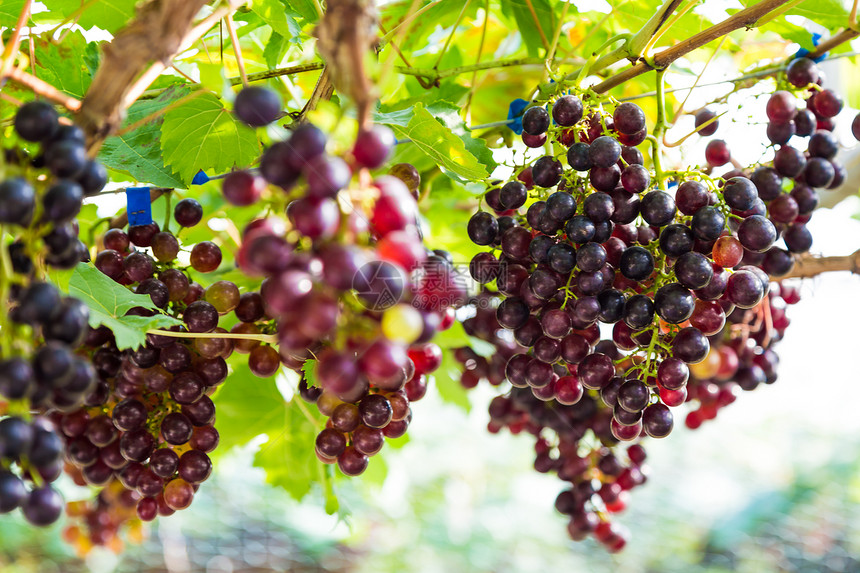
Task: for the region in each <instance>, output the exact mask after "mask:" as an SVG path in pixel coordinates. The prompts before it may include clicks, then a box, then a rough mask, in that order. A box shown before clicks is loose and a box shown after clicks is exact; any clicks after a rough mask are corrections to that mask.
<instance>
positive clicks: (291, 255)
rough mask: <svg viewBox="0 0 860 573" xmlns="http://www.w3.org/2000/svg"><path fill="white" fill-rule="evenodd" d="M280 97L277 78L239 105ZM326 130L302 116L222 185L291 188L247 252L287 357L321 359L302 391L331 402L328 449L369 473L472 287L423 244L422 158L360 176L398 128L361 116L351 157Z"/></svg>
mask: <svg viewBox="0 0 860 573" xmlns="http://www.w3.org/2000/svg"><path fill="white" fill-rule="evenodd" d="M249 89H250V90H252V91H248V90H249ZM249 102H258V103H259V105H252V104H251V103H249ZM277 104H278V102H277V99H276V97H274V96H273V95H272V94H271V93H269V92H267V90H265V89H263V88H246V89H245V90H243V91H242V92H241V93H240V94H239V96H238V97H237V100H236V105H235V113H236V115H237V116H238V117H239V118H240V119H242V120H243V121H245V122H246V123H248V124H249V125H251V126H253V127H258V126H260V125H265V124H266V123H268V122H269V121H272V120H274V119H275V118H276V117H277V115H278V113H279V111H278V110H277ZM262 109H266V110H268V112H266V113H263V114H261V113H259V112H260V110H262ZM327 144H328V142H327V138H326V136H325V135H324V134H323V132H322V131H321V130H319V129H318V128H317V127H315V126H313V125H311V124H309V123H304V124H301V125H299V126H297V127H296V128H295V129H293V131H292V132H291V134H290V136H289V138H288V139H286V140H284V141H279V142H276V143H274V144H273V145H272V146H270V147H269V148H268V149H266V150H265V152H264V153H263V156H262V158H261V160H260V167H259V172H258V173H256V172H252V171H247V170H245V171H236V172H233V173H231V174H229V175H228V176H227V177H226V178H225V179H224V184H223V193H224V196H225V198H226V199H227V200H228V201H229V202H230V203H232V204H235V205H250V204H254V203H257V202H258V201H260V200H271V201H273V202H274V201H279V200H282V199H281V198H282V197H286V199H287V201H288V204H287V208H286V220H284V219H283V218H279V217H270V218H268V219H260V220H256V221H253V222H252V223H251V224H250V225H248V227H247V228H246V229H245V231H244V233H243V241H242V246H241V248H240V249H239V252H238V254H237V256H236V260H237V263H238V265H239V267H240V268H241V269H242V270H243V271H244V272H246V273H247V274H249V275H251V276H262V277H265V278H264V280H263V283H262V287H261V294H262V298H263V302H264V304H265V307H266V308H267V309H268V312H269V313H270V314H271V315H272V316H274V317H276V318H277V320H278V325H279V326H278V339H279V343H280V353H281V358H282V360H283V362H284V364H285V365H286V366H287V367H290V368H293V369H295V370H296V371H299V372H302V375H303V376H304V375H305V373H306V372H305V371H307V370H308V369H312V371H313V376H312V378H303V381H302V388H301V390H302V396H303V397H305V398H306V399H307V400H309V401H312V402H316V404H317V406H318V408H319V410H320V412H322V413H323V414H325V415H326V416H329V420H328V422H327V425H326V428H325V429H324V430H322V431H321V432H320V433H319V435H318V436H317V439H316V454H317V456H318V458H319V459H320V460H321V461H323V462H325V463H337V465H338V467H339V468H340V470H341V471H342V472H343V473H344V474H346V475H358V474H361V473H362V472H363V471H364V470H365V468H366V467H367V464H368V457H369V456H372V455H374V454H376V453H377V452H379V451H380V449H381V448H382V446H383V443H384V438H385V437H392V438H393V437H398V436H401V435H403V434H404V433H405V432H406V428H407V426H408V424H409V421H410V420H411V410H410V408H409V402H410V401H414V400H417V399H419V398H420V397H421V396H423V395H424V392H425V391H426V383H427V382H426V376H425V375H426V374H427V373H429V372H431V371H432V370H433V369H435V368H436V367H438V362H439V359H440V356H441V354H440V353H439V349H438V347H436V346H435V345H432V344H429V341H430V339H431V338H432V337H433V335H434V334H435V332H436V331H437V330H439V329H440V328H444V327H447V326H448V325H450V320H451V319H452V318H453V316H452V315H449V314H448V313H447V310H446V309H447V308H448V307H450V306H452V305H453V304H456V303H458V302H460V301H462V299H464V297H465V284H464V281H463V280H462V279H460V278H459V277H458V276H457V275H456V272H455V269H454V267H453V265H452V261H451V258H450V255H449V254H448V253H446V252H444V251H428V250H427V249H426V248H425V246H424V245H423V241H422V235H421V232H420V229H419V226H418V219H417V215H418V206H417V203H416V199H417V190H418V186H419V184H420V179H419V177H418V173H417V171H416V170H415V168H414V167H412V166H410V165H407V164H400V165H396V166H394V167H393V168H392V171H391V173H392V174H389V175H381V176H377V177H375V178H373V179H372V180H371V178H370V176H366V177H365V176H361V174H362V173H364V175H367V171H369V170H375V169H379V168H380V167H382V166H383V165H384V164H385V162H386V160H387V159H388V157H389V156H390V155H391V153H392V151H393V146H394V134H393V133H392V131H391V130H390V129H388V128H386V127H384V126H374V127H371V128H369V129H363V130H361V131H360V132H359V134H358V136H357V138H356V141H355V144H354V146H353V148H352V150H351V152H350V153H348V154H346V155H345V157H339V156H336V155H331V154H329V153H327V152H326V147H327ZM354 175H356V176H357V177H356V179H358V181H357V182H353V177H354ZM267 194H269V195H267ZM272 196H274V199H272ZM446 321H447V324H443V322H446ZM312 357H313V358H315V361H312V362H315V363H312V364H306V361H307V360H309V359H310V358H312ZM309 379H313V380H315V381H316V382H317V383H318V386H313V387H309V386H308V380H309Z"/></svg>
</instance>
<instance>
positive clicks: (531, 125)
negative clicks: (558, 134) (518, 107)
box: [522, 106, 549, 135]
mask: <svg viewBox="0 0 860 573" xmlns="http://www.w3.org/2000/svg"><path fill="white" fill-rule="evenodd" d="M522 125H523V131H524V132H525V133H527V134H529V135H540V134H542V133H546V130H547V128H549V113H548V112H547V111H546V109H545V108H543V107H541V106H533V107H530V108H528V109H527V110H526V112H525V113H524V114H523V120H522Z"/></svg>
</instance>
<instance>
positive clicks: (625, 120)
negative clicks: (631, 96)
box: [612, 102, 645, 135]
mask: <svg viewBox="0 0 860 573" xmlns="http://www.w3.org/2000/svg"><path fill="white" fill-rule="evenodd" d="M612 120H613V122H614V123H615V129H616V131H618V132H619V133H624V134H627V135H631V134H634V133H637V132H639V131H642V130H643V129H645V112H644V111H642V108H641V107H639V106H638V105H636V104H635V103H633V102H624V103H622V104H620V105H619V106H618V107H616V108H615V111H614V112H613V113H612Z"/></svg>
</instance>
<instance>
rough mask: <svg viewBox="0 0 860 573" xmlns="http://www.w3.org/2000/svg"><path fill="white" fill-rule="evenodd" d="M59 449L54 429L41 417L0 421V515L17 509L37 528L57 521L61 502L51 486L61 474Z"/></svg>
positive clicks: (58, 441) (57, 493)
mask: <svg viewBox="0 0 860 573" xmlns="http://www.w3.org/2000/svg"><path fill="white" fill-rule="evenodd" d="M62 447H63V444H62V442H61V441H60V438H59V436H57V432H56V429H55V428H54V425H53V424H52V423H51V422H50V420H48V419H46V418H44V417H41V416H37V417H33V418H32V419H30V420H25V419H24V418H22V417H20V416H16V415H12V416H8V417H6V418H3V419H2V420H0V462H2V464H3V469H2V470H0V513H9V512H10V511H14V510H15V509H18V508H20V509H21V512H22V513H23V514H24V518H25V519H26V520H27V521H28V522H29V523H31V524H32V525H38V526H45V525H50V524H52V523H54V522H55V521H57V519H59V517H60V514H61V513H62V511H63V498H62V496H61V495H60V493H59V492H58V491H57V490H56V489H54V488H53V487H51V482H53V481H54V480H56V479H57V478H58V477H60V474H61V473H62V469H63V465H62V452H63V449H62ZM16 467H17V470H18V472H17V473H16V472H15V471H13V469H14V468H16ZM27 483H29V486H28V485H27Z"/></svg>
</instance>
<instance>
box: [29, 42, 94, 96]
mask: <svg viewBox="0 0 860 573" xmlns="http://www.w3.org/2000/svg"><path fill="white" fill-rule="evenodd" d="M34 41H35V52H36V67H37V68H38V70H37V72H36V75H37V76H38V77H39V79H41V80H45V81H46V82H48V83H49V84H51V85H52V86H54V87H55V88H57V89H58V90H60V91H62V92H65V93H67V94H69V95H70V96H74V97H76V98H79V99H80V98H82V97H84V94H86V93H87V88H89V87H90V83H91V82H92V81H93V76H92V71H91V70H90V67H89V66H88V65H87V63H88V62H89V63H91V60H92V53H91V51H90V50H88V49H87V46H88V45H87V41H86V39H85V38H84V35H83V34H81V33H80V32H70V33H68V34H66V36H65V38H63V41H62V42H61V43H55V42H53V41H51V39H50V38H47V37H45V36H39V37H37V38H35V39H34Z"/></svg>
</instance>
